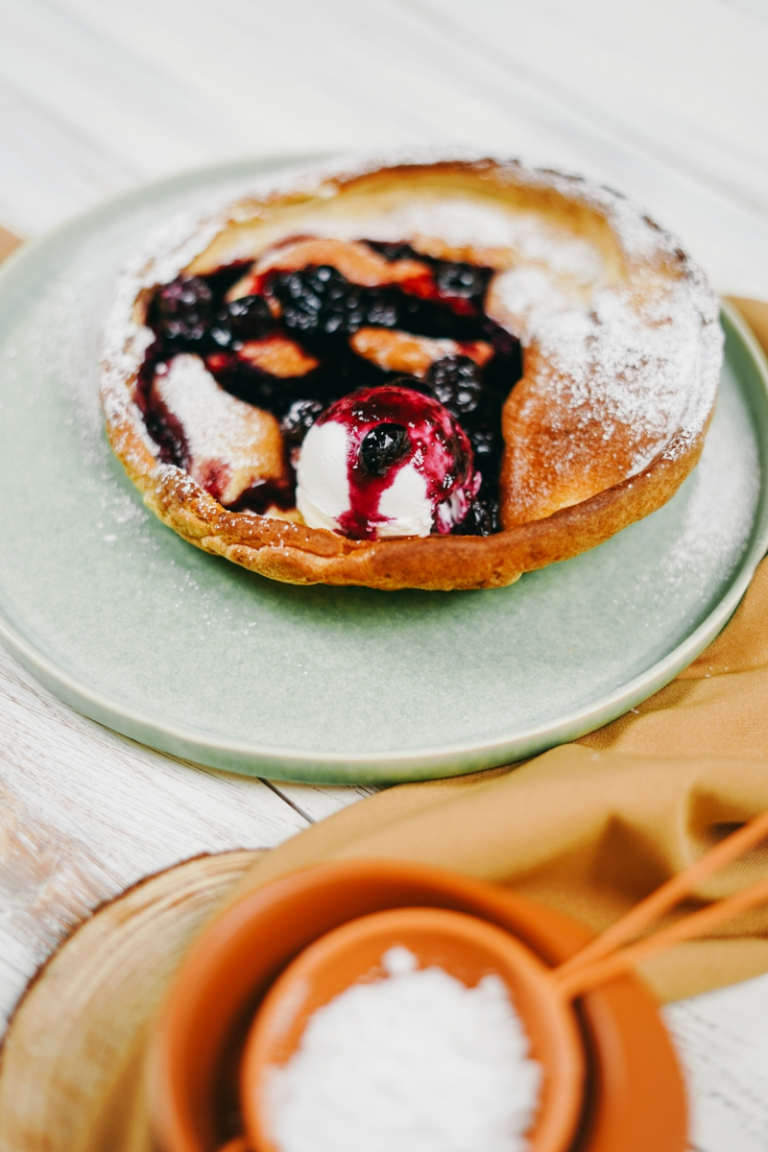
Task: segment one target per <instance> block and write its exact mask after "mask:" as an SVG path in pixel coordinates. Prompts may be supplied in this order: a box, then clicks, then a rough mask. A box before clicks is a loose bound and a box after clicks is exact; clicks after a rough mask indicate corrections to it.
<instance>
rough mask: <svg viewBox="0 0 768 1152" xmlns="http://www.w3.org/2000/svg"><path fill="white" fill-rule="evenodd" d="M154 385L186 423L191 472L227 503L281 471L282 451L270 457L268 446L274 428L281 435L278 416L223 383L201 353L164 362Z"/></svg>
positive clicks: (172, 411) (178, 418) (169, 408)
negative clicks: (206, 364)
mask: <svg viewBox="0 0 768 1152" xmlns="http://www.w3.org/2000/svg"><path fill="white" fill-rule="evenodd" d="M153 388H154V389H155V391H156V392H157V395H158V397H159V399H160V400H161V402H162V403H163V405H164V406H165V408H166V410H167V412H168V413H169V414H170V415H171V416H172V417H173V418H174V419H175V420H176V421H178V423H179V424H180V425H181V428H182V430H183V433H184V438H185V441H186V446H187V451H188V456H189V463H188V467H189V473H190V475H191V476H192V478H193V479H194V480H196V481H197V482H198V483H199V484H200V485H201V486H202V487H203V488H205V489H206V490H212V488H213V487H214V486H215V495H216V497H217V499H219V500H221V501H222V503H224V504H232V503H234V502H235V501H236V500H237V499H238V498H239V497H240V496H241V495H242V493H243V492H244V491H245V490H246V488H250V487H252V486H253V485H254V484H258V483H259V482H262V481H264V480H266V479H268V478H270V473H272V474H273V475H274V474H275V473H276V474H277V475H278V476H279V475H280V472H281V469H280V454H279V452H278V453H273V454H272V455H274V456H275V457H276V458H275V459H273V460H270V459H269V456H270V453H269V450H268V449H267V451H265V447H264V441H265V436H267V437H268V436H269V432H270V430H272V431H273V435H279V433H278V431H277V426H276V423H275V421H274V419H273V418H272V417H271V416H270V415H269V414H268V413H266V412H262V411H261V410H260V409H258V408H254V407H253V405H252V404H246V403H245V402H244V401H243V400H238V399H237V397H235V396H230V394H229V393H228V392H225V391H224V389H223V388H221V387H219V385H218V384H217V383H216V381H215V379H214V378H213V376H212V375H211V373H210V372H209V371H208V369H207V368H206V367H205V365H204V364H203V362H202V360H201V359H200V358H199V356H193V355H190V354H189V353H186V352H185V353H182V354H181V355H178V356H174V358H173V360H172V361H171V363H170V365H165V364H162V365H159V366H158V369H157V373H156V376H155V380H154V384H153ZM270 426H272V428H271V429H270ZM270 465H271V468H270Z"/></svg>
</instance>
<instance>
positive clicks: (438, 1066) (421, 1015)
mask: <svg viewBox="0 0 768 1152" xmlns="http://www.w3.org/2000/svg"><path fill="white" fill-rule="evenodd" d="M382 963H383V966H384V969H385V971H386V972H387V974H388V976H387V978H385V979H382V980H376V981H374V982H373V983H365V984H355V985H352V986H351V987H350V988H347V989H346V990H345V991H344V992H342V993H341V994H340V995H339V996H337V997H336V998H335V999H334V1000H331V1001H330V1003H328V1004H326V1005H325V1006H324V1007H322V1008H320V1009H318V1010H317V1011H316V1012H315V1013H314V1015H313V1016H312V1017H311V1018H310V1021H309V1024H308V1025H307V1028H306V1030H305V1032H304V1035H303V1036H302V1040H301V1045H300V1047H299V1048H298V1049H297V1051H296V1052H295V1053H294V1055H293V1056H292V1057H291V1059H290V1060H289V1061H288V1063H287V1064H285V1065H283V1066H282V1067H280V1068H277V1067H275V1068H273V1069H272V1070H271V1079H270V1083H269V1093H268V1100H269V1120H270V1127H271V1131H272V1137H273V1139H274V1140H275V1142H276V1144H277V1146H278V1147H279V1148H280V1149H281V1152H392V1149H395V1148H396V1149H397V1150H398V1152H478V1149H482V1150H483V1152H522V1150H523V1149H525V1148H526V1147H527V1141H526V1138H525V1133H526V1132H527V1131H528V1129H529V1128H530V1126H531V1123H532V1121H533V1118H534V1115H535V1112H536V1108H537V1104H538V1099H539V1091H540V1086H541V1075H542V1072H541V1066H540V1065H539V1064H538V1063H536V1062H535V1061H534V1060H532V1059H531V1058H530V1057H529V1055H528V1052H529V1043H528V1038H527V1036H526V1034H525V1032H524V1030H523V1027H522V1024H521V1022H520V1019H519V1016H518V1014H517V1012H516V1011H515V1008H514V1007H513V1005H512V1004H511V1002H510V999H509V996H508V994H507V989H506V986H505V984H504V982H503V981H502V980H501V978H500V977H499V976H496V975H492V974H491V975H487V976H484V977H483V978H482V979H481V980H480V981H479V983H478V984H477V985H476V986H475V987H474V988H468V987H466V986H465V985H464V984H462V983H461V981H459V980H457V979H456V978H455V977H454V976H451V975H450V974H449V973H448V972H445V971H444V970H443V969H442V968H439V967H430V968H423V969H419V968H418V967H417V961H416V957H415V956H414V955H413V954H412V953H411V952H410V951H409V950H408V949H407V948H404V947H402V946H396V947H393V948H390V949H389V950H388V951H387V952H386V953H385V954H384V956H383V958H382Z"/></svg>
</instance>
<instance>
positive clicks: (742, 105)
mask: <svg viewBox="0 0 768 1152" xmlns="http://www.w3.org/2000/svg"><path fill="white" fill-rule="evenodd" d="M766 60H768V2H766V0H644V3H642V4H638V3H636V2H632V3H630V2H629V0H580V3H578V4H574V3H573V2H572V0H471V2H470V0H209V2H206V0H2V3H1V4H0V224H4V225H6V226H7V227H9V228H12V229H14V230H15V231H16V232H18V233H19V234H20V235H23V236H34V235H38V234H40V233H42V232H44V231H46V230H47V229H49V228H51V227H53V226H54V225H56V224H58V223H59V222H60V221H62V220H64V219H66V218H67V217H69V216H71V215H72V214H74V213H78V212H82V211H85V210H87V209H88V208H89V207H90V206H92V205H94V204H96V203H98V202H99V201H100V200H102V199H103V198H105V197H108V196H110V195H112V194H114V193H116V192H119V191H122V190H124V189H127V188H130V187H133V186H135V185H137V184H139V183H141V182H143V181H146V180H151V179H155V178H158V177H161V176H164V175H168V174H171V173H174V172H178V171H180V170H182V169H184V168H190V167H200V166H203V165H206V164H209V163H214V162H217V161H223V160H227V159H232V158H237V157H242V156H255V155H266V154H272V155H274V154H277V153H281V152H285V151H293V152H301V151H305V152H306V151H320V150H338V151H348V150H350V149H354V150H361V149H365V150H372V149H373V150H376V149H380V148H382V147H392V146H398V147H399V146H402V145H412V144H420V143H430V144H435V143H438V144H439V143H445V144H452V143H459V144H470V145H476V146H480V147H483V148H488V149H489V150H494V151H498V152H501V153H507V154H522V155H524V156H527V157H531V158H532V159H535V160H545V161H547V162H549V163H551V164H555V165H557V166H560V167H566V168H570V169H573V170H575V171H580V172H584V173H586V174H589V175H592V176H595V177H597V178H599V179H600V180H603V181H605V182H608V183H611V184H613V185H615V186H616V187H619V188H621V189H623V190H625V191H628V192H629V193H631V194H632V195H633V196H634V198H635V199H639V200H641V201H643V202H644V203H645V204H646V205H647V206H648V208H649V209H650V210H651V211H652V212H653V213H654V215H656V216H658V218H659V219H661V220H662V221H663V222H664V223H666V224H667V225H668V226H670V227H672V228H673V229H675V230H676V231H677V232H678V233H679V234H680V235H681V237H682V238H683V240H684V242H685V244H686V246H687V247H688V248H689V249H690V250H691V251H692V252H693V253H694V254H695V256H696V257H697V258H698V259H699V261H700V262H701V263H702V264H703V265H704V267H705V268H706V270H707V271H708V273H709V275H710V277H711V278H712V280H713V282H714V284H715V286H716V288H717V289H718V290H719V291H720V292H722V293H724V294H729V293H730V294H735V295H740V296H756V297H762V298H763V299H768V67H766ZM0 562H2V561H1V558H0ZM364 792H365V789H342V788H310V787H305V786H299V785H296V786H286V785H279V786H278V785H274V784H270V783H269V782H266V781H265V782H261V781H256V780H248V779H243V778H238V777H235V776H230V775H226V774H223V773H216V772H213V771H208V770H206V769H201V768H199V767H195V766H192V765H188V764H183V763H180V762H178V761H175V760H173V759H171V758H169V757H167V756H164V755H162V754H160V753H157V752H153V751H151V750H149V749H146V748H143V747H141V746H139V745H137V744H134V743H132V742H131V741H129V740H126V739H124V738H122V737H120V736H117V735H115V734H114V733H112V732H109V731H107V730H106V729H103V728H100V727H99V726H98V725H97V724H94V723H92V722H91V721H89V720H86V719H84V718H82V717H81V716H79V715H77V714H75V713H73V712H72V711H71V710H69V709H68V708H67V707H65V706H64V705H63V704H60V703H59V702H58V701H57V700H55V699H54V698H53V697H52V696H50V695H49V694H48V693H47V692H46V691H45V690H43V689H42V688H41V687H40V686H39V685H38V684H37V683H36V682H35V681H34V680H33V679H32V678H31V677H30V676H28V675H27V674H26V673H25V672H24V671H22V670H21V669H20V668H19V666H18V665H17V664H16V663H15V662H14V661H13V660H12V659H11V658H10V657H9V656H7V655H6V654H4V653H2V652H0V797H1V801H0V1027H2V1019H4V1017H5V1016H7V1014H8V1013H9V1012H10V1010H11V1009H12V1007H13V1004H14V1002H15V1001H16V999H17V997H18V995H19V994H20V992H21V991H22V989H23V987H24V985H25V982H26V981H27V980H28V978H29V977H30V976H31V975H32V973H33V972H34V971H35V969H36V967H37V966H38V965H39V964H40V963H41V962H42V961H43V960H44V959H45V957H46V956H47V955H48V954H49V953H50V951H51V950H52V949H53V948H54V947H55V946H56V944H57V943H58V942H59V941H60V940H61V939H62V938H63V937H64V936H65V935H66V933H67V932H68V931H69V930H70V929H71V927H72V926H73V925H74V924H76V923H77V922H78V920H80V919H81V918H82V917H83V916H85V915H87V914H88V913H89V911H90V910H92V909H93V908H94V907H95V906H96V905H98V904H99V903H100V902H101V901H102V900H104V899H105V898H107V897H110V896H113V895H115V894H116V893H118V892H120V891H121V890H122V889H124V888H125V887H126V886H128V885H130V884H131V883H133V882H134V881H136V880H137V879H138V878H140V877H141V876H143V875H146V874H148V873H151V872H154V871H157V870H158V869H161V868H164V867H167V866H168V865H170V864H172V863H174V862H175V861H177V860H180V859H183V858H185V857H188V856H191V855H194V854H196V853H199V852H205V851H220V850H224V849H228V848H233V847H241V846H242V847H268V846H271V845H275V844H277V843H279V842H280V841H281V840H282V839H284V838H285V837H287V836H289V835H291V834H293V833H294V832H296V831H298V830H300V829H301V828H303V827H305V826H306V825H307V823H308V822H310V821H313V820H316V819H318V818H322V817H323V816H325V815H327V814H329V813H331V812H333V811H334V810H336V809H337V808H339V807H340V806H342V805H344V804H348V803H351V802H352V801H354V800H356V799H357V798H358V797H359V796H360V795H361V794H363V793H364ZM667 1018H668V1020H669V1022H670V1025H671V1027H672V1029H673V1031H674V1034H675V1036H676V1037H677V1039H678V1041H679V1045H680V1050H681V1053H682V1055H683V1058H684V1062H685V1065H686V1067H687V1069H688V1071H689V1074H690V1082H691V1087H692V1094H693V1101H694V1133H693V1141H694V1144H695V1146H696V1148H697V1149H699V1150H700V1152H765V1149H767V1148H768V1026H767V1025H768V977H765V978H762V979H760V980H755V981H751V982H749V983H747V984H742V985H739V986H738V987H736V988H731V989H726V990H724V991H722V992H719V993H716V994H713V995H710V996H702V997H698V998H697V999H695V1000H691V1001H688V1002H685V1003H682V1004H679V1005H675V1006H674V1007H673V1008H671V1009H669V1010H668V1012H667ZM649 1152H652V1150H649Z"/></svg>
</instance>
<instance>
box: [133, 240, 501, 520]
mask: <svg viewBox="0 0 768 1152" xmlns="http://www.w3.org/2000/svg"><path fill="white" fill-rule="evenodd" d="M366 243H367V244H368V245H369V247H370V248H371V249H373V250H374V251H376V252H377V253H378V254H379V255H380V256H383V257H384V259H385V260H387V261H389V262H394V261H397V260H403V259H407V260H414V259H415V260H418V261H420V262H421V264H422V265H424V266H426V268H427V274H426V275H424V276H421V277H419V279H418V280H417V281H413V282H408V281H405V282H404V283H402V284H396V285H393V284H388V285H384V286H381V287H361V286H359V285H357V284H353V283H350V281H349V280H347V279H346V278H345V277H344V276H343V275H342V274H341V273H340V272H339V271H338V270H337V269H336V268H334V267H331V266H330V265H307V266H305V267H302V268H297V269H295V270H289V271H286V270H284V269H274V270H272V271H270V272H267V273H266V275H265V276H264V277H262V278H261V280H260V282H259V285H258V292H256V293H255V294H252V295H248V296H241V297H240V298H238V299H232V298H231V296H232V295H233V292H232V289H233V286H234V285H235V284H236V283H237V282H238V281H240V280H241V279H242V277H243V276H244V274H245V273H246V272H248V271H249V267H250V265H249V264H247V263H238V264H233V265H229V266H227V267H225V268H221V269H219V270H218V271H216V272H214V273H212V274H210V275H208V276H182V277H179V278H178V279H177V280H174V281H173V282H172V283H170V284H166V285H164V286H162V287H160V288H158V289H157V290H156V292H155V294H154V297H153V299H152V302H151V304H150V308H149V314H148V324H149V325H150V327H151V328H152V330H153V332H154V334H155V340H154V342H153V344H152V345H151V347H150V348H149V350H148V352H147V356H146V359H145V362H144V365H143V368H142V372H141V374H140V378H139V389H138V392H139V395H138V399H139V403H140V404H141V405H142V407H143V410H144V415H145V419H146V423H147V428H148V430H149V433H150V435H151V436H152V437H153V439H154V440H155V441H156V443H157V444H158V446H159V448H160V456H161V459H162V460H164V461H165V462H167V463H173V464H177V465H178V466H179V467H185V464H186V456H187V452H186V445H185V439H184V432H183V429H182V428H181V427H180V426H179V424H178V422H177V421H174V420H173V419H169V417H168V414H167V413H164V412H163V411H161V410H159V409H158V408H157V407H156V406H155V405H154V404H153V401H152V390H151V384H152V379H153V376H154V373H155V370H156V367H157V365H158V364H160V363H163V362H168V361H169V360H170V359H172V357H173V356H174V355H175V354H176V353H177V352H182V351H183V352H194V353H197V354H198V355H199V356H200V357H201V358H202V359H203V360H204V361H205V364H206V367H207V368H208V370H209V372H211V374H212V375H213V376H214V377H215V379H216V380H217V382H218V383H219V384H220V385H221V387H223V388H224V389H225V390H226V391H228V392H230V393H231V394H232V395H234V396H237V397H238V398H239V399H241V400H244V401H246V402H248V403H251V404H254V405H256V406H257V407H259V408H263V409H266V410H267V411H269V412H271V413H273V414H274V416H275V417H276V418H277V419H278V420H279V421H280V425H281V429H282V432H283V436H284V439H285V443H286V446H287V448H288V451H289V454H291V456H292V458H293V459H295V454H296V450H297V449H298V448H299V447H300V445H301V444H302V442H303V439H304V437H305V436H306V433H307V432H308V430H309V429H310V428H311V427H312V425H313V424H314V422H315V421H316V420H317V419H318V417H319V416H320V415H321V414H322V413H323V412H324V411H325V410H326V409H327V408H328V407H329V406H330V405H331V404H333V403H334V402H335V401H337V400H339V399H340V398H341V397H343V396H346V395H348V394H349V393H351V392H354V391H355V390H356V389H359V388H372V387H377V386H380V385H384V384H388V383H390V382H392V381H394V380H395V379H397V380H398V384H400V385H404V384H407V387H409V388H411V389H415V390H417V391H420V392H422V393H425V394H426V395H428V396H431V397H433V398H434V399H436V400H438V401H439V402H440V403H441V404H442V405H444V406H445V408H447V410H448V412H449V413H450V415H451V416H452V417H453V418H454V419H455V420H456V421H457V422H458V423H459V425H460V426H461V428H462V429H463V430H464V432H465V433H466V436H467V438H468V440H469V443H470V445H471V447H472V450H473V453H474V466H475V470H476V471H477V472H479V473H480V476H481V478H482V480H481V484H480V487H479V490H478V492H477V495H476V496H475V497H474V499H473V501H472V503H471V505H470V508H469V511H468V513H467V514H466V516H465V518H464V519H463V521H462V522H461V523H460V524H458V525H456V526H455V527H454V528H453V532H454V534H463V535H482V536H486V535H490V534H491V533H494V532H497V531H499V527H500V525H499V502H498V481H499V469H500V465H501V453H502V436H501V409H502V405H503V403H504V401H505V399H506V397H507V396H508V395H509V392H510V389H511V388H512V387H513V386H514V384H515V383H516V381H517V380H518V379H519V378H520V376H521V375H522V360H521V351H520V344H519V341H518V340H517V339H516V338H515V337H514V336H512V335H511V334H510V333H509V332H507V331H506V330H505V329H503V328H501V327H500V326H499V325H498V324H496V323H495V322H494V321H493V320H491V319H490V317H488V316H487V315H486V314H485V311H484V299H485V294H486V292H487V289H488V284H489V281H490V278H491V276H492V275H493V269H491V268H486V267H481V266H478V265H475V264H469V263H460V262H451V261H445V260H437V259H433V258H431V257H428V256H424V255H422V254H421V253H419V252H416V251H415V250H414V249H413V248H412V247H411V246H410V245H408V244H406V243H397V244H391V243H382V242H378V241H366ZM361 329H385V330H387V329H388V330H390V331H392V332H403V333H408V334H411V335H413V336H417V337H427V338H430V339H435V338H438V339H446V338H447V339H450V340H452V341H454V343H455V346H456V351H455V352H454V353H452V354H451V355H447V356H445V355H444V356H442V357H441V358H440V359H437V360H435V361H433V362H432V363H431V364H430V365H429V367H428V368H426V370H425V371H424V372H423V373H422V374H421V376H420V378H416V377H408V379H407V380H404V379H403V372H402V370H391V369H389V368H386V367H382V366H381V365H380V364H378V363H376V362H374V361H373V360H372V359H368V358H366V357H364V356H362V355H359V354H358V353H357V352H355V351H354V349H353V348H352V347H351V344H350V338H351V337H353V336H354V335H355V333H358V332H360V330H361ZM478 342H483V345H484V346H486V347H489V349H490V352H489V353H488V354H486V356H485V357H484V358H480V357H477V356H475V355H472V354H469V353H471V351H472V349H473V348H474V347H476V346H477V344H478ZM465 351H466V352H467V353H468V354H467V355H464V352H465ZM479 359H483V363H482V366H481V365H480V363H478V360H479ZM382 435H384V434H382ZM384 439H386V436H385V437H384ZM393 443H394V442H393ZM388 450H389V451H392V450H394V449H393V448H391V449H388ZM257 496H258V500H256V499H255V497H254V494H252V493H246V494H245V495H244V497H243V498H242V499H241V500H240V501H238V504H237V505H236V507H238V508H242V507H253V508H255V510H257V511H263V510H264V508H265V507H266V505H267V504H268V503H269V502H277V503H280V504H282V505H283V506H289V505H290V501H291V499H292V494H287V495H286V493H285V492H281V493H278V492H274V493H272V492H268V491H266V489H265V488H264V487H262V489H261V490H260V491H259V492H258V493H257Z"/></svg>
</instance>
